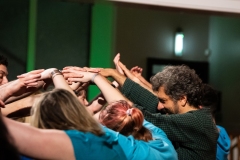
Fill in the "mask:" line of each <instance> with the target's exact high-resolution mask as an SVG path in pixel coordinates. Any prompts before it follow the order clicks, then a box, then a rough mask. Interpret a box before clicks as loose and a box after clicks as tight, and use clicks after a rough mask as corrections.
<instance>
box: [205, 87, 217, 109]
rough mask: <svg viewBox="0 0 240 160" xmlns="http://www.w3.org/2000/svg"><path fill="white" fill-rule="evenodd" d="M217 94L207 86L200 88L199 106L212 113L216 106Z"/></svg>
mask: <svg viewBox="0 0 240 160" xmlns="http://www.w3.org/2000/svg"><path fill="white" fill-rule="evenodd" d="M218 100H219V97H218V92H217V91H216V90H215V89H214V88H213V87H211V86H210V85H208V84H204V85H203V86H202V98H201V106H202V107H205V108H209V109H211V110H212V112H214V110H216V107H217V104H218Z"/></svg>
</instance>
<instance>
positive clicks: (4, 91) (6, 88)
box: [0, 80, 17, 102]
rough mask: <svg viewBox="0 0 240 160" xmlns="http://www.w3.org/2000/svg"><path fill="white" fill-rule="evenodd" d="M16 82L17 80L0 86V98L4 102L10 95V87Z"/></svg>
mask: <svg viewBox="0 0 240 160" xmlns="http://www.w3.org/2000/svg"><path fill="white" fill-rule="evenodd" d="M16 84H17V80H14V81H11V82H8V83H6V84H4V85H1V86H0V91H1V92H0V99H1V100H2V101H3V102H5V101H6V100H7V99H8V98H10V97H11V96H12V93H11V87H13V86H14V85H16Z"/></svg>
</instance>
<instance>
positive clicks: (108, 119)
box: [99, 100, 152, 141]
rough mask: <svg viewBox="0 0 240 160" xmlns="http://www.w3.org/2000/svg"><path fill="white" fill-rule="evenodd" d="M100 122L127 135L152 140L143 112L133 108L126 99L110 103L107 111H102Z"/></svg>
mask: <svg viewBox="0 0 240 160" xmlns="http://www.w3.org/2000/svg"><path fill="white" fill-rule="evenodd" d="M99 120H100V122H101V123H102V124H103V125H105V126H106V127H108V128H110V129H112V130H114V131H117V132H119V133H121V134H123V135H125V136H129V135H132V136H133V137H134V138H135V139H138V140H144V141H149V140H152V134H151V132H150V131H149V130H148V129H147V128H145V127H143V120H144V117H143V114H142V112H141V111H140V110H139V109H137V108H131V106H130V105H129V104H128V103H127V102H126V101H123V100H121V101H117V102H114V103H111V104H109V105H108V106H107V107H106V109H105V111H102V114H101V113H100V119H99Z"/></svg>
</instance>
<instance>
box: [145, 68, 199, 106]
mask: <svg viewBox="0 0 240 160" xmlns="http://www.w3.org/2000/svg"><path fill="white" fill-rule="evenodd" d="M150 81H151V83H152V88H153V90H154V91H158V89H159V87H164V91H165V94H166V95H168V96H169V97H170V98H171V99H173V100H174V101H177V100H180V99H181V98H182V97H183V96H186V97H187V102H188V104H189V105H191V106H193V107H195V108H198V107H199V105H200V104H201V95H202V93H201V88H202V80H201V79H200V78H199V77H198V75H197V74H196V73H195V70H193V69H190V68H189V67H188V66H186V65H179V66H166V67H164V69H163V71H161V72H159V73H157V74H156V75H155V76H153V77H151V79H150Z"/></svg>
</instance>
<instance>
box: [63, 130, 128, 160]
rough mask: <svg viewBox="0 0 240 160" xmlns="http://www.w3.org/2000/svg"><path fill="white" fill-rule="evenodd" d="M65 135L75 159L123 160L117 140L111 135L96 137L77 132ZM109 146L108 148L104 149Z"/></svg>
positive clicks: (73, 131) (69, 132) (71, 131)
mask: <svg viewBox="0 0 240 160" xmlns="http://www.w3.org/2000/svg"><path fill="white" fill-rule="evenodd" d="M65 133H66V134H67V135H68V136H69V138H70V139H71V141H72V145H73V148H74V154H75V157H76V159H78V160H80V159H83V160H84V159H88V160H95V159H103V160H115V159H116V160H120V159H122V160H124V159H126V157H125V153H124V151H123V150H122V147H121V145H119V142H118V140H117V139H116V137H115V136H114V135H112V134H109V133H108V132H106V133H105V134H103V135H102V136H96V135H94V134H92V133H90V132H87V133H83V132H79V131H77V130H67V131H65ZM106 146H109V147H106Z"/></svg>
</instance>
